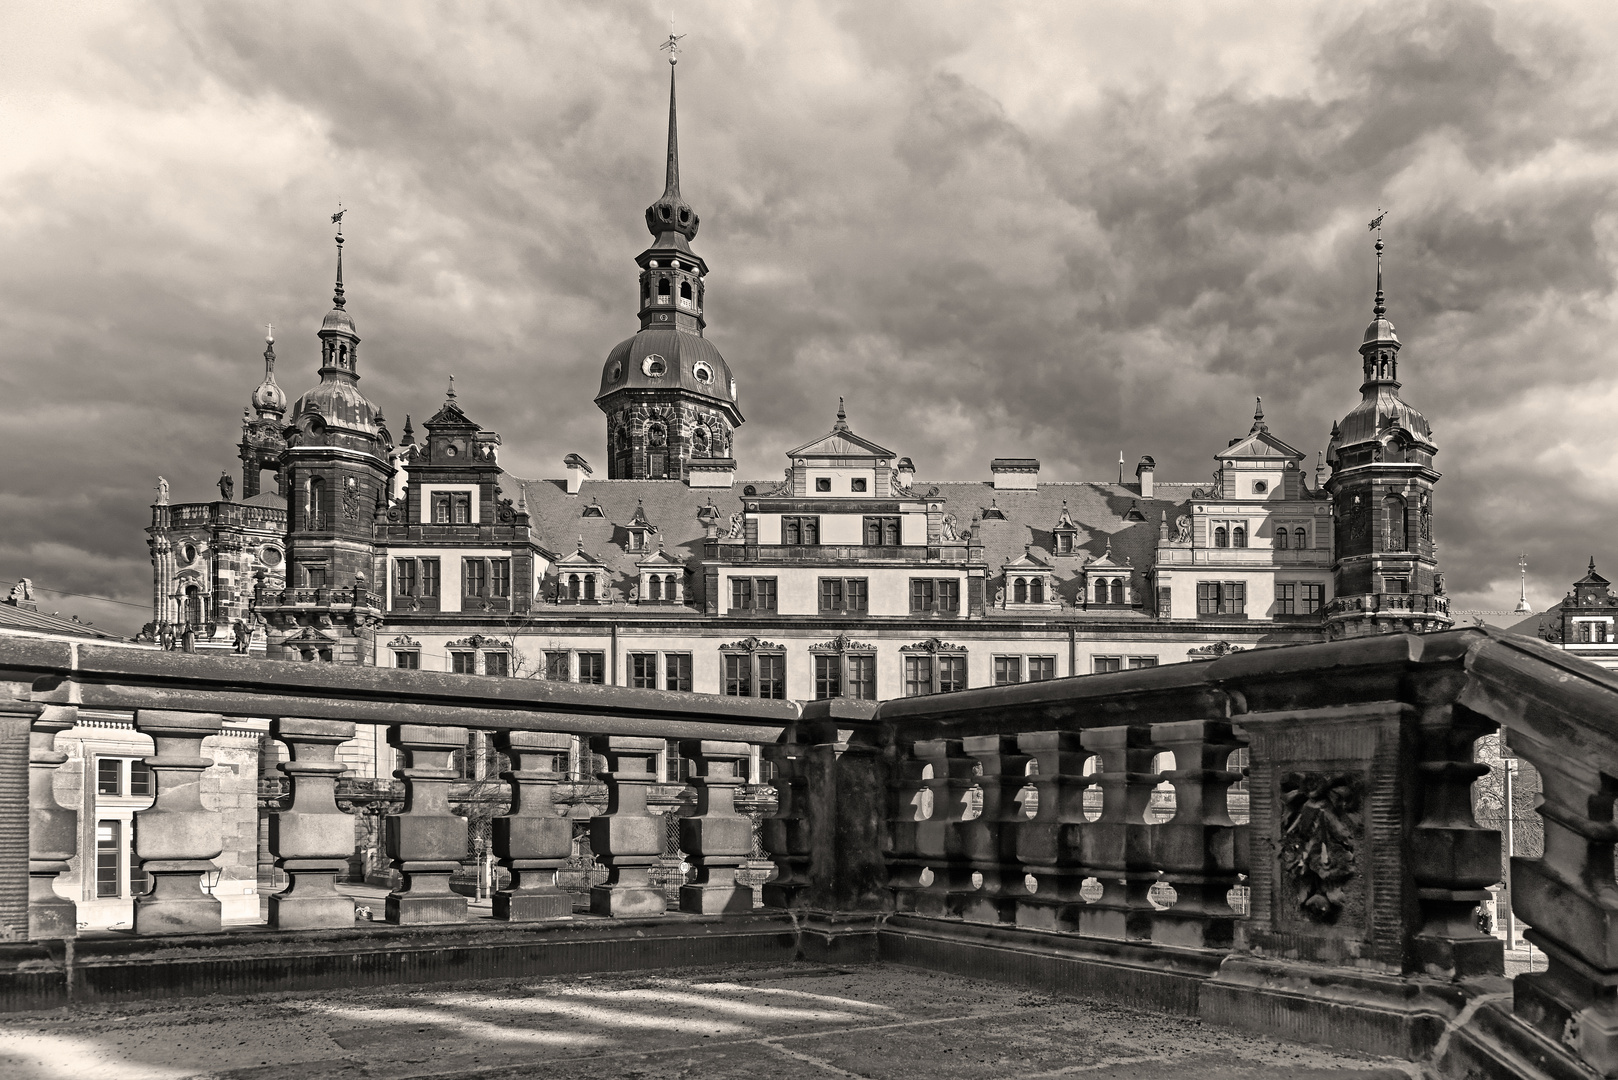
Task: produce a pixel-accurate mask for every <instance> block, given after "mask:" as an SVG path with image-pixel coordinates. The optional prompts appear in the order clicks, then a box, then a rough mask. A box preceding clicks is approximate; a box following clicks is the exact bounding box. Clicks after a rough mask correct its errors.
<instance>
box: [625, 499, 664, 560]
mask: <svg viewBox="0 0 1618 1080" xmlns="http://www.w3.org/2000/svg"><path fill="white" fill-rule="evenodd" d="M655 535H657V526H656V525H653V524H652V523H651V522H650V521H647V520H646V506H645V504H644V503H642V502H641V501H640V500H638V499H637V500H636V501H635V516H634V517H632V518H630V519H629V524H627V525H625V526H624V550H625V551H650V550H651V547H652V537H653V536H655Z"/></svg>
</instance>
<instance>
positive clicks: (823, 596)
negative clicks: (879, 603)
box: [815, 577, 871, 615]
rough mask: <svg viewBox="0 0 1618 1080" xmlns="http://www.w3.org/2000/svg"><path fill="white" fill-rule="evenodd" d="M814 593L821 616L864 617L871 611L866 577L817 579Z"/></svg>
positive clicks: (869, 591) (869, 580) (869, 587)
mask: <svg viewBox="0 0 1618 1080" xmlns="http://www.w3.org/2000/svg"><path fill="white" fill-rule="evenodd" d="M815 593H816V598H817V601H818V603H819V612H820V614H822V615H865V614H868V613H869V612H870V609H871V579H870V578H868V577H823V578H819V579H817V581H816V585H815ZM833 594H835V598H833ZM856 594H857V595H856Z"/></svg>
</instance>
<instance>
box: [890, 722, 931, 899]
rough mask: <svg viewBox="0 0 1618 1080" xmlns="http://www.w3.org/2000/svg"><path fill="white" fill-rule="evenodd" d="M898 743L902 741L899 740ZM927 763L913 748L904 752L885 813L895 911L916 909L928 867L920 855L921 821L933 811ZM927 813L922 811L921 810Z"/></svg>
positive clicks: (894, 777) (894, 775) (895, 773)
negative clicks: (886, 812)
mask: <svg viewBox="0 0 1618 1080" xmlns="http://www.w3.org/2000/svg"><path fill="white" fill-rule="evenodd" d="M901 745H903V744H902V743H901ZM929 768H930V765H929V763H928V762H927V761H926V760H925V759H923V758H920V757H917V756H916V754H915V752H914V748H913V747H912V752H911V753H908V754H904V755H903V757H902V759H901V760H900V762H899V766H898V768H896V769H895V770H894V773H893V780H892V787H891V789H890V790H891V791H892V804H891V810H890V812H889V815H888V850H887V853H886V854H887V862H888V888H890V889H891V890H893V906H894V910H895V911H915V910H916V900H917V898H918V897H919V896H920V895H921V890H922V889H924V888H926V886H925V885H924V884H923V882H922V878H923V876H924V872H925V871H926V870H927V869H928V867H927V860H926V859H924V858H922V856H921V848H920V846H919V845H920V835H919V831H920V828H921V823H922V822H923V821H925V820H926V817H927V816H928V815H930V814H931V812H932V795H931V793H930V791H929V790H928V784H929V783H930V782H931V781H930V778H929V777H928V775H927V773H928V770H929ZM924 810H925V811H926V812H927V813H926V814H923V811H924Z"/></svg>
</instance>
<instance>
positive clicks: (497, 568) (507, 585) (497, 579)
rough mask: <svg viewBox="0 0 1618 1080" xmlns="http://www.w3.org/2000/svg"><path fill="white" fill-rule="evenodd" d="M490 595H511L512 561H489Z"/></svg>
mask: <svg viewBox="0 0 1618 1080" xmlns="http://www.w3.org/2000/svg"><path fill="white" fill-rule="evenodd" d="M489 595H490V596H510V595H511V560H510V559H490V560H489Z"/></svg>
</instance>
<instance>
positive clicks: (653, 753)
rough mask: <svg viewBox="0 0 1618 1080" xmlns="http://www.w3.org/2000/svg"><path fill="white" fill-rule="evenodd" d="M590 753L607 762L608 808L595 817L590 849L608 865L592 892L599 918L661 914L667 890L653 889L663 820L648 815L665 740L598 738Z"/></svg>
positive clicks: (592, 742)
mask: <svg viewBox="0 0 1618 1080" xmlns="http://www.w3.org/2000/svg"><path fill="white" fill-rule="evenodd" d="M590 749H591V750H593V751H594V752H595V753H597V754H600V755H601V756H602V757H604V758H606V760H607V768H606V769H605V770H604V771H602V772H599V773H597V774H596V775H597V776H598V777H600V778H601V780H602V782H603V783H605V784H606V785H607V807H606V809H605V810H604V811H603V812H602V813H601V815H600V816H598V817H594V818H591V819H590V846H591V847H592V848H593V849H594V850H595V853H596V855H597V856H598V857H599V858H600V859H601V861H602V863H603V864H604V865H605V866H606V867H607V871H608V873H607V880H606V881H605V882H604V883H602V884H600V885H597V886H595V887H594V888H592V889H591V890H590V910H591V911H592V912H594V913H595V914H597V915H615V916H625V915H661V914H663V912H664V911H665V910H666V909H667V906H668V904H667V901H666V900H665V899H664V897H663V893H662V890H660V889H655V888H653V887H652V885H651V871H652V864H653V863H655V862H656V861H657V857H658V855H660V854H662V851H663V819H662V818H661V817H656V816H653V815H652V814H649V813H647V811H646V796H647V794H648V793H649V792H650V790H651V787H652V785H653V784H655V783H656V782H657V755H658V752H659V751H661V750H662V749H663V740H662V739H646V738H635V737H631V736H624V735H594V736H591V738H590Z"/></svg>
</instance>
